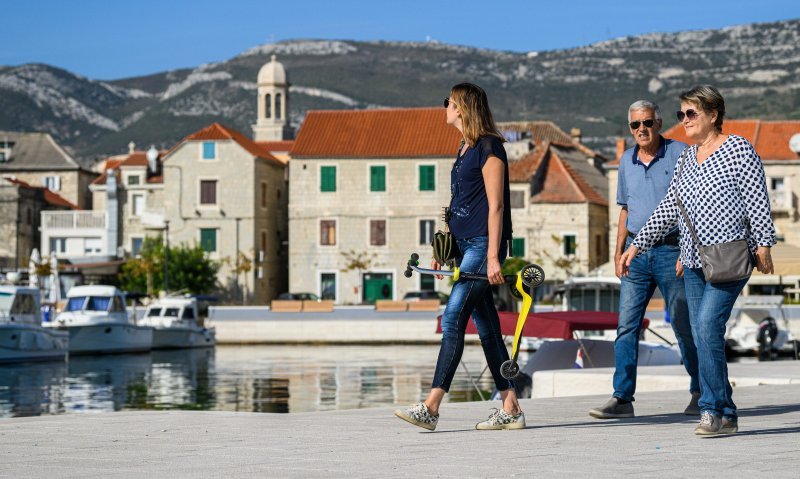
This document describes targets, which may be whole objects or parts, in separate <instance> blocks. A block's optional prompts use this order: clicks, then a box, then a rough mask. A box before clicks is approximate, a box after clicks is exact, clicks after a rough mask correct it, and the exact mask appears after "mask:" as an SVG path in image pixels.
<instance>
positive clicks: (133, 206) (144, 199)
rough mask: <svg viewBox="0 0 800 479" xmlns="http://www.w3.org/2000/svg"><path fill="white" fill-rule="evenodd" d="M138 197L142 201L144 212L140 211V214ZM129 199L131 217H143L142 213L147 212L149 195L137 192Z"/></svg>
mask: <svg viewBox="0 0 800 479" xmlns="http://www.w3.org/2000/svg"><path fill="white" fill-rule="evenodd" d="M137 197H138V198H141V199H142V210H141V211H139V212H138V213H137V212H136V198H137ZM129 198H130V202H131V216H132V217H135V218H138V217H140V216H142V213H144V212H145V211H146V210H147V195H146V194H145V193H144V192H136V193H131V194H130V195H129Z"/></svg>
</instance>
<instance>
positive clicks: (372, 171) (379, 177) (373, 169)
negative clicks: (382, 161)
mask: <svg viewBox="0 0 800 479" xmlns="http://www.w3.org/2000/svg"><path fill="white" fill-rule="evenodd" d="M369 190H370V191H386V167H385V166H370V167H369Z"/></svg>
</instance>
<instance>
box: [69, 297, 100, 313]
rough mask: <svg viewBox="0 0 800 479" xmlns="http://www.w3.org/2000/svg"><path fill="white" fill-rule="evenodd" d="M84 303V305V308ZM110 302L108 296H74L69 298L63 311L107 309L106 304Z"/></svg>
mask: <svg viewBox="0 0 800 479" xmlns="http://www.w3.org/2000/svg"><path fill="white" fill-rule="evenodd" d="M87 300H88V301H87ZM84 304H85V305H86V307H85V308H84ZM109 304H111V297H110V296H89V297H88V298H87V297H86V296H75V297H73V298H69V301H67V307H66V308H65V311H83V310H84V309H85V310H86V311H108V305H109Z"/></svg>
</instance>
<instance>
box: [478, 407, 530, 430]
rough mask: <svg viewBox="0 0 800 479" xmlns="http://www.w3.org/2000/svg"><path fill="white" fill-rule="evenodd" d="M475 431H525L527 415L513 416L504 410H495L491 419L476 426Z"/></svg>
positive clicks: (490, 416) (521, 413)
mask: <svg viewBox="0 0 800 479" xmlns="http://www.w3.org/2000/svg"><path fill="white" fill-rule="evenodd" d="M475 429H483V430H487V429H525V413H523V412H520V413H519V414H517V415H516V416H512V415H511V414H508V413H507V412H505V411H504V410H503V409H495V410H494V412H493V413H492V414H490V415H489V419H487V420H485V421H483V422H479V423H478V424H476V425H475Z"/></svg>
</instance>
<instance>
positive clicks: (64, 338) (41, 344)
mask: <svg viewBox="0 0 800 479" xmlns="http://www.w3.org/2000/svg"><path fill="white" fill-rule="evenodd" d="M68 345H69V335H68V334H66V333H64V332H60V331H56V330H52V329H50V328H45V327H43V326H42V314H41V304H40V294H39V290H38V289H37V288H28V287H21V286H0V362H4V363H7V362H21V361H51V360H54V361H63V360H64V359H65V358H66V357H67V351H68Z"/></svg>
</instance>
